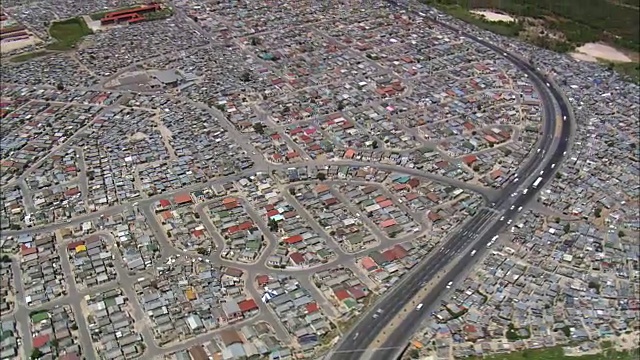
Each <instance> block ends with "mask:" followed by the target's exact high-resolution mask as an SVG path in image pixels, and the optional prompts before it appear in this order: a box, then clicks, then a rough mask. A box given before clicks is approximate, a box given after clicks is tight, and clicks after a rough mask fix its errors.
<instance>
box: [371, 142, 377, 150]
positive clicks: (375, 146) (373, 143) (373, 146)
mask: <svg viewBox="0 0 640 360" xmlns="http://www.w3.org/2000/svg"><path fill="white" fill-rule="evenodd" d="M371 147H372V148H374V149H377V148H378V140H373V142H372V143H371Z"/></svg>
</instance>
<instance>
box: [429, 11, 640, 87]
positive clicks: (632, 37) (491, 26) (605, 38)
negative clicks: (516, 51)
mask: <svg viewBox="0 0 640 360" xmlns="http://www.w3.org/2000/svg"><path fill="white" fill-rule="evenodd" d="M422 1H423V2H424V3H426V4H429V5H431V6H434V7H436V8H439V9H440V10H442V11H444V12H447V13H448V14H450V15H452V16H455V17H457V18H459V19H461V20H464V21H466V22H468V23H471V24H474V25H476V26H478V27H480V28H483V29H485V30H488V31H491V32H494V33H497V34H500V35H505V36H513V37H520V38H522V39H524V40H526V41H529V42H531V43H533V44H534V45H537V46H540V47H543V48H547V49H550V50H554V51H557V52H569V51H573V50H574V49H575V48H576V47H579V46H581V45H583V44H586V43H592V42H604V43H608V44H611V45H613V46H615V47H617V48H621V49H623V50H626V51H627V52H632V53H634V54H635V56H636V57H637V56H638V52H640V21H639V20H638V19H640V10H639V7H638V4H640V1H639V0H422ZM474 9H488V10H497V11H503V12H504V13H506V14H509V15H512V16H514V17H516V18H519V19H520V20H523V19H525V20H524V21H518V23H505V22H489V21H486V20H484V19H482V18H480V17H478V16H476V15H475V14H472V13H471V12H470V11H471V10H474ZM526 19H533V20H535V21H538V22H539V23H538V25H533V22H529V21H528V20H526ZM522 22H525V23H526V25H525V24H522ZM540 23H541V24H542V26H541V25H540ZM529 25H531V26H534V27H533V28H531V29H534V30H533V31H523V30H525V28H526V27H527V26H529ZM531 29H529V30H531ZM539 32H540V33H539ZM546 32H551V33H554V34H558V33H561V34H562V35H563V36H564V38H558V37H555V38H552V37H549V36H547V34H545V33H546ZM632 58H633V56H632ZM603 63H604V64H606V65H609V67H610V68H611V69H612V70H615V71H617V72H618V73H620V74H623V75H626V76H628V77H630V78H632V79H634V80H635V81H636V82H638V81H640V67H639V64H638V63H637V62H634V63H612V64H608V63H607V62H606V61H603Z"/></svg>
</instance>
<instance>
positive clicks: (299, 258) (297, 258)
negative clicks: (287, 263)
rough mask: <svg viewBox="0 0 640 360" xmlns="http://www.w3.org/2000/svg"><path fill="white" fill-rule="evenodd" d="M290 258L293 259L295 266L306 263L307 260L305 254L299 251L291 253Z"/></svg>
mask: <svg viewBox="0 0 640 360" xmlns="http://www.w3.org/2000/svg"><path fill="white" fill-rule="evenodd" d="M289 260H291V263H292V265H293V266H300V265H304V263H305V262H306V260H305V258H304V255H302V254H300V253H299V252H294V253H291V254H290V255H289Z"/></svg>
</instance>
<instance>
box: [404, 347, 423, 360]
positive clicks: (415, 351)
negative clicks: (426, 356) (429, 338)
mask: <svg viewBox="0 0 640 360" xmlns="http://www.w3.org/2000/svg"><path fill="white" fill-rule="evenodd" d="M407 355H408V356H409V358H410V359H419V358H420V351H418V349H411V350H409V352H408V353H407Z"/></svg>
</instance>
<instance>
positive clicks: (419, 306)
mask: <svg viewBox="0 0 640 360" xmlns="http://www.w3.org/2000/svg"><path fill="white" fill-rule="evenodd" d="M422 306H423V304H422V303H420V304H418V306H416V311H420V309H422Z"/></svg>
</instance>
